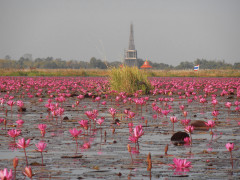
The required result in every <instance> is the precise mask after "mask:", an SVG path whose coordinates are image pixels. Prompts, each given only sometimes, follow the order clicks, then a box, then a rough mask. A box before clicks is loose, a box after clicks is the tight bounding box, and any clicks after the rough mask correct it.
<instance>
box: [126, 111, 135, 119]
mask: <svg viewBox="0 0 240 180" xmlns="http://www.w3.org/2000/svg"><path fill="white" fill-rule="evenodd" d="M127 117H128V118H130V119H132V118H134V117H135V113H134V112H132V111H128V116H127Z"/></svg>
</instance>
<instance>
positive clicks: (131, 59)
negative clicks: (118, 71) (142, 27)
mask: <svg viewBox="0 0 240 180" xmlns="http://www.w3.org/2000/svg"><path fill="white" fill-rule="evenodd" d="M124 64H125V65H127V66H137V67H138V59H137V50H136V49H135V45H134V37H133V24H131V25H130V37H129V46H128V50H125V58H124Z"/></svg>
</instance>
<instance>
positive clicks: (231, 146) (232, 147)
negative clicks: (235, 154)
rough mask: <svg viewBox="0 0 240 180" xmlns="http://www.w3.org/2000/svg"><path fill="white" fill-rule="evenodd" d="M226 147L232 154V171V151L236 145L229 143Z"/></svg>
mask: <svg viewBox="0 0 240 180" xmlns="http://www.w3.org/2000/svg"><path fill="white" fill-rule="evenodd" d="M225 146H226V148H227V150H228V151H229V152H230V159H231V164H232V169H233V158H232V150H233V149H234V143H227V144H226V145H225Z"/></svg>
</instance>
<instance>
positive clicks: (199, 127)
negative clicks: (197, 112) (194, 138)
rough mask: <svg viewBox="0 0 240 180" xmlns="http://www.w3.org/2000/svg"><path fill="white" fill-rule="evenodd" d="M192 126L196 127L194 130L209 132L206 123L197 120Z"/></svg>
mask: <svg viewBox="0 0 240 180" xmlns="http://www.w3.org/2000/svg"><path fill="white" fill-rule="evenodd" d="M191 126H193V127H194V130H203V131H208V129H209V128H208V126H207V125H206V124H205V121H201V120H197V121H193V122H192V123H191Z"/></svg>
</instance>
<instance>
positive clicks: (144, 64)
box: [141, 59, 152, 69]
mask: <svg viewBox="0 0 240 180" xmlns="http://www.w3.org/2000/svg"><path fill="white" fill-rule="evenodd" d="M141 68H143V69H147V68H152V66H150V64H149V62H148V61H147V59H146V61H145V62H144V63H143V65H142V66H141Z"/></svg>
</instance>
